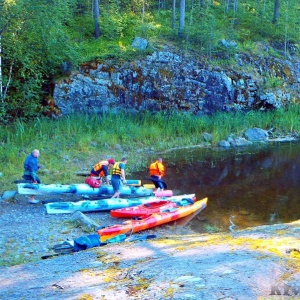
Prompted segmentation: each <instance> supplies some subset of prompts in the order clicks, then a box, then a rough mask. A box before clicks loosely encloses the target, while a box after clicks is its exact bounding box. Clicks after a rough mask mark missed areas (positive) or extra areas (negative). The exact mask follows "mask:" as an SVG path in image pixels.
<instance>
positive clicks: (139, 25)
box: [0, 0, 300, 123]
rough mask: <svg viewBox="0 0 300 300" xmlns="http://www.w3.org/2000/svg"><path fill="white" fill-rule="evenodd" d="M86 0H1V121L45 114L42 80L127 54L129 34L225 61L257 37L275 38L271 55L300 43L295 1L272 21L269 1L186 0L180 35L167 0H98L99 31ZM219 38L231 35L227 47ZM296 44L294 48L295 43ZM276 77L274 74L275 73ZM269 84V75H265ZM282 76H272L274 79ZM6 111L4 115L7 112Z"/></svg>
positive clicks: (251, 45) (129, 52)
mask: <svg viewBox="0 0 300 300" xmlns="http://www.w3.org/2000/svg"><path fill="white" fill-rule="evenodd" d="M92 12H93V1H91V0H80V1H79V0H57V1H46V0H32V1H29V0H14V1H13V0H2V1H1V2H0V13H1V19H0V38H1V44H0V47H2V48H1V50H2V57H1V58H2V64H1V65H0V68H1V71H2V72H1V73H0V81H1V86H2V90H1V91H0V102H1V103H2V104H1V110H0V122H2V123H5V122H8V121H9V120H16V119H18V118H23V119H32V118H35V117H36V116H41V115H42V114H44V113H46V112H45V111H44V108H43V105H42V104H43V99H44V98H45V97H46V95H45V91H44V87H45V86H46V85H47V84H51V82H52V81H53V80H54V79H55V78H57V77H60V76H65V75H67V74H69V73H70V72H71V71H72V69H76V67H77V66H78V64H79V63H82V62H85V61H91V60H95V59H112V58H113V59H121V60H130V59H133V58H134V57H136V56H137V55H142V54H143V53H138V51H134V50H133V49H132V48H131V44H132V41H133V39H134V37H136V36H140V37H144V38H147V39H149V40H151V42H152V44H154V45H155V43H156V42H158V43H159V41H161V40H163V42H164V43H167V42H168V40H169V41H172V42H173V43H175V44H177V46H178V47H180V48H182V49H184V50H193V51H197V52H198V53H200V54H201V55H202V56H204V57H206V58H207V59H209V60H210V61H214V60H215V61H216V63H217V64H222V65H223V64H225V65H226V64H227V65H228V63H230V60H231V59H232V57H233V56H234V54H235V53H236V52H237V51H238V50H240V49H243V50H247V51H250V52H252V51H254V52H257V51H258V50H257V47H256V46H255V43H256V42H257V41H260V42H262V43H265V44H270V45H275V44H276V48H277V49H279V51H277V50H276V51H277V52H275V51H274V50H273V53H272V49H270V51H269V52H268V53H272V55H274V54H275V55H278V54H277V53H280V55H285V56H286V55H288V53H289V51H290V50H291V49H293V51H297V49H298V48H299V36H300V35H299V33H300V25H299V21H298V13H299V3H298V1H296V0H290V1H284V2H282V3H281V6H280V17H279V19H278V22H277V23H276V24H273V23H272V19H273V14H274V2H273V1H255V0H246V1H243V2H237V1H236V2H230V1H229V2H228V1H218V0H216V1H192V2H186V22H185V24H186V28H185V34H184V35H182V36H179V35H178V25H179V24H178V19H179V11H178V7H177V10H176V24H175V25H176V27H175V28H173V29H172V28H171V23H172V1H163V2H159V3H157V1H151V0H147V1H141V0H125V1H112V0H110V1H100V38H99V39H95V38H93V34H94V20H93V13H92ZM220 40H225V41H234V42H235V43H237V44H238V45H239V48H237V47H232V48H230V47H229V48H228V47H224V46H221V45H220ZM298 50H299V49H298ZM272 80H273V79H272ZM268 81H269V82H270V83H271V80H268ZM274 84H275V85H276V84H279V82H273V85H274ZM7 116H9V117H7Z"/></svg>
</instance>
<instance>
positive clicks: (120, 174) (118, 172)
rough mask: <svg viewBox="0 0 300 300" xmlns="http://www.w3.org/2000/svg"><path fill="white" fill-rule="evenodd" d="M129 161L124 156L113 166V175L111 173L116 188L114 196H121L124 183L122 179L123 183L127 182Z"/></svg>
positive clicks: (112, 182)
mask: <svg viewBox="0 0 300 300" xmlns="http://www.w3.org/2000/svg"><path fill="white" fill-rule="evenodd" d="M126 163H127V158H126V157H123V158H122V159H121V161H119V162H116V163H115V164H114V166H113V170H112V175H111V184H112V186H113V189H114V192H115V193H114V194H113V196H112V198H119V197H120V189H121V185H122V181H121V180H122V179H123V183H126V178H125V165H126Z"/></svg>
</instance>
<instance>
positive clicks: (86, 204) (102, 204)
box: [45, 194, 195, 214]
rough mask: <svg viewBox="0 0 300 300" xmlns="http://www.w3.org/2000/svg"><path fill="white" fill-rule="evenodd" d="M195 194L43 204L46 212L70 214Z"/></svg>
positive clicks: (178, 198) (187, 197) (192, 196)
mask: <svg viewBox="0 0 300 300" xmlns="http://www.w3.org/2000/svg"><path fill="white" fill-rule="evenodd" d="M194 197H195V194H190V195H178V196H172V197H156V196H148V197H140V198H128V199H124V198H108V199H101V200H83V201H78V202H52V203H47V204H45V207H46V210H47V214H70V213H73V212H75V211H81V212H93V211H107V210H112V209H118V208H125V207H132V206H138V205H141V204H145V203H151V202H155V201H159V200H161V199H164V200H168V201H167V202H174V203H175V202H178V201H181V200H182V199H192V198H194Z"/></svg>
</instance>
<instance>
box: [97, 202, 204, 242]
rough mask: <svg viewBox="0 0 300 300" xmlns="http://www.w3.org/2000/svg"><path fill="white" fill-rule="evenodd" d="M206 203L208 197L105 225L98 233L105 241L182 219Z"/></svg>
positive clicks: (102, 240) (199, 209)
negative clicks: (115, 223) (137, 218)
mask: <svg viewBox="0 0 300 300" xmlns="http://www.w3.org/2000/svg"><path fill="white" fill-rule="evenodd" d="M206 205H207V198H204V199H202V200H199V201H196V202H195V203H194V204H191V205H186V206H180V207H170V208H167V209H166V210H165V211H161V212H158V213H154V214H152V215H150V216H144V217H142V218H141V219H140V220H128V221H125V222H123V223H122V224H119V225H113V226H109V227H105V228H102V229H99V230H97V233H98V234H99V236H100V241H101V242H105V241H106V240H108V239H110V238H112V237H114V236H116V235H119V234H132V233H134V232H139V231H142V230H145V229H149V228H152V227H155V226H158V225H162V224H165V223H168V222H172V221H175V220H178V219H181V218H183V217H186V216H188V215H190V214H192V213H194V212H196V211H201V210H202V209H204V208H205V207H206Z"/></svg>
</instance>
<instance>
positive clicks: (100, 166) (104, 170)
mask: <svg viewBox="0 0 300 300" xmlns="http://www.w3.org/2000/svg"><path fill="white" fill-rule="evenodd" d="M114 164H115V160H114V159H112V158H110V159H108V160H102V161H99V162H98V163H97V164H96V165H94V167H93V169H92V170H91V174H90V176H91V177H100V182H101V184H102V178H103V177H106V184H107V185H109V178H108V174H109V170H110V168H111V167H113V165H114Z"/></svg>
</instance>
